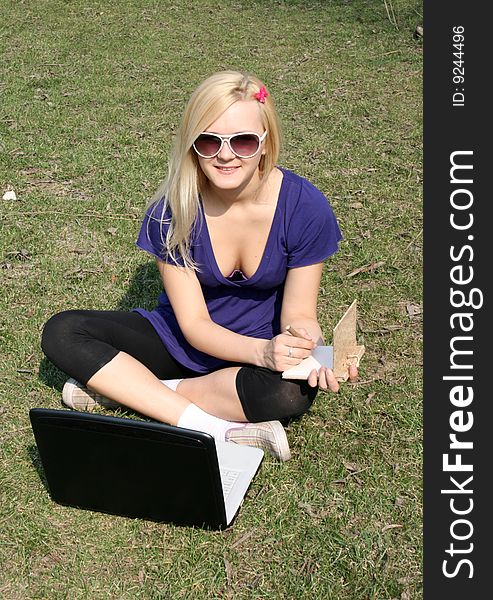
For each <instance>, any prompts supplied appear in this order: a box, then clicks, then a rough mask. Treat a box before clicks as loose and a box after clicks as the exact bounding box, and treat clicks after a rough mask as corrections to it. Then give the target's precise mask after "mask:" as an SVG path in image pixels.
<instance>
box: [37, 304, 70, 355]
mask: <svg viewBox="0 0 493 600" xmlns="http://www.w3.org/2000/svg"><path fill="white" fill-rule="evenodd" d="M78 320H79V318H78V316H77V311H75V310H66V311H63V312H60V313H57V314H55V315H53V316H52V317H51V318H50V319H49V320H48V321H47V322H46V323H45V325H44V327H43V331H42V333H41V349H42V350H43V352H44V354H45V355H46V356H47V357H48V358H51V357H52V356H53V355H54V354H57V353H58V352H60V349H61V348H63V345H64V341H65V340H66V339H67V337H68V336H70V335H71V333H72V332H73V331H74V330H75V326H76V323H77V322H78Z"/></svg>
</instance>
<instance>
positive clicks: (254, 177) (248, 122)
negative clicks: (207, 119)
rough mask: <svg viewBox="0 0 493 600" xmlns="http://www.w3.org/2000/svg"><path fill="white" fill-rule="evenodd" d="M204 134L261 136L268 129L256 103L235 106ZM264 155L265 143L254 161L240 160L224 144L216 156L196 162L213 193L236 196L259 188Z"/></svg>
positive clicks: (239, 103)
mask: <svg viewBox="0 0 493 600" xmlns="http://www.w3.org/2000/svg"><path fill="white" fill-rule="evenodd" d="M205 131H206V132H208V133H216V134H219V135H232V134H234V133H241V132H245V131H250V132H254V133H258V134H259V135H262V134H263V133H264V131H265V129H264V126H263V125H262V120H261V116H260V109H259V103H258V102H257V100H239V101H237V102H235V103H234V104H232V105H231V106H230V107H229V108H228V109H226V110H225V111H224V112H223V113H222V114H221V116H220V117H219V118H218V119H216V120H215V121H214V122H213V123H211V124H210V125H209V126H208V127H207V128H206V130H205ZM263 154H265V141H264V142H262V144H261V146H260V150H259V152H258V153H257V154H256V155H255V156H252V157H251V158H239V157H237V156H236V155H235V154H234V153H233V152H232V151H231V149H230V147H229V145H228V144H227V143H226V142H225V143H224V144H223V147H222V148H221V151H220V152H219V154H218V155H217V156H214V157H213V158H202V157H201V156H199V155H197V159H198V162H199V165H200V168H201V169H202V171H203V173H204V175H205V176H206V177H207V179H208V182H209V185H210V186H211V187H212V188H213V189H214V188H216V190H217V191H219V190H221V191H226V190H231V191H235V192H236V191H241V190H244V189H246V188H247V186H249V185H251V186H254V185H257V184H258V182H259V180H260V177H259V168H258V167H259V163H260V160H261V158H262V155H263Z"/></svg>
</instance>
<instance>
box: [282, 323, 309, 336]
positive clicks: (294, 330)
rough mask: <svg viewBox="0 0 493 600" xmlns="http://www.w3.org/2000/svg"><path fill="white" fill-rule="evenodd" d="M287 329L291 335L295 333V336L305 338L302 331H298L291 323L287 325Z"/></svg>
mask: <svg viewBox="0 0 493 600" xmlns="http://www.w3.org/2000/svg"><path fill="white" fill-rule="evenodd" d="M286 331H288V332H289V333H290V334H291V335H294V336H295V337H299V338H304V337H305V336H304V335H301V333H300V332H299V331H296V329H295V328H294V327H291V325H286Z"/></svg>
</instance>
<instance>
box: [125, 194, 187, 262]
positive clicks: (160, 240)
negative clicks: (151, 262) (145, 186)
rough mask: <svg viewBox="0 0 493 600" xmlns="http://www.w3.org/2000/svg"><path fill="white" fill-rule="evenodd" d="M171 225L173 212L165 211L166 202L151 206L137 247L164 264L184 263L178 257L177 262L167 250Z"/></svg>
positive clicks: (161, 201)
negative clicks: (167, 236)
mask: <svg viewBox="0 0 493 600" xmlns="http://www.w3.org/2000/svg"><path fill="white" fill-rule="evenodd" d="M170 223H171V211H170V209H169V207H167V208H166V209H165V207H164V201H163V200H159V201H158V202H155V203H153V204H151V206H149V208H148V209H147V211H146V214H145V216H144V219H143V221H142V225H141V227H140V232H139V235H138V237H137V241H136V245H137V246H138V247H139V248H141V249H142V250H145V251H146V252H149V254H152V255H153V256H155V257H156V258H159V260H162V261H164V262H169V263H174V264H179V265H180V266H183V261H182V260H181V258H180V257H177V260H176V262H175V261H174V260H173V259H172V258H171V257H170V256H169V255H168V254H167V252H166V249H165V242H166V235H167V233H168V229H169V226H170Z"/></svg>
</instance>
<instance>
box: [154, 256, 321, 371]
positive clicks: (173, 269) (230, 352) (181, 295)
mask: <svg viewBox="0 0 493 600" xmlns="http://www.w3.org/2000/svg"><path fill="white" fill-rule="evenodd" d="M157 265H158V269H159V272H160V274H161V278H162V280H163V285H164V289H165V291H166V294H167V296H168V298H169V300H170V302H171V306H172V307H173V311H174V313H175V316H176V319H177V321H178V324H179V326H180V329H181V331H182V333H183V335H184V336H185V338H186V340H187V341H188V343H189V344H190V345H191V346H193V347H194V348H197V350H200V351H201V352H204V353H206V354H209V355H210V356H215V357H217V358H221V359H223V360H227V361H230V362H235V363H247V364H252V365H257V366H262V367H268V368H269V369H273V370H274V371H283V370H285V369H288V368H290V367H292V366H294V365H297V364H299V363H300V362H301V361H302V360H303V359H304V358H306V357H307V356H310V354H311V351H312V349H313V348H314V346H315V343H314V342H313V341H312V340H311V339H310V338H305V339H302V338H293V337H292V336H291V335H289V334H287V333H284V334H280V335H277V336H275V337H274V338H273V339H272V340H264V339H258V338H254V337H249V336H245V335H241V334H238V333H234V332H233V331H230V330H228V329H226V328H225V327H222V326H221V325H218V324H217V323H214V321H212V319H211V318H210V315H209V311H208V310H207V305H206V303H205V299H204V295H203V293H202V289H201V287H200V283H199V280H198V279H197V276H196V274H195V273H194V272H193V271H192V270H190V269H185V268H184V267H177V266H175V265H171V264H167V263H165V262H163V261H160V260H158V261H157ZM290 348H295V349H296V352H295V355H294V356H290ZM291 352H292V350H291Z"/></svg>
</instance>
